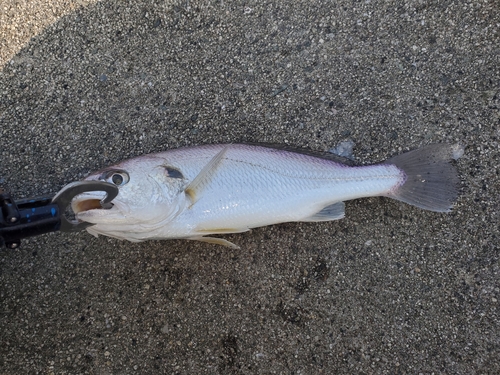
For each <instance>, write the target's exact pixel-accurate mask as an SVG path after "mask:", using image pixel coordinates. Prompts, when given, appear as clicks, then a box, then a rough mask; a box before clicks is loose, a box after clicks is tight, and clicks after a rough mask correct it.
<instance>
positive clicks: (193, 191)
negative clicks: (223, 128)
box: [184, 144, 230, 208]
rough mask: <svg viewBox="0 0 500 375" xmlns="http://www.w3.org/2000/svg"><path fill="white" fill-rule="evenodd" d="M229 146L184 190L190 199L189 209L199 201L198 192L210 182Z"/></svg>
mask: <svg viewBox="0 0 500 375" xmlns="http://www.w3.org/2000/svg"><path fill="white" fill-rule="evenodd" d="M229 146H230V145H229V144H228V145H226V146H224V148H222V150H220V151H219V152H218V153H217V154H216V155H215V156H214V157H213V158H212V159H211V160H210V161H209V162H208V164H207V165H205V166H204V167H203V169H202V170H201V171H200V173H198V175H197V176H196V177H195V178H194V180H193V181H191V182H190V183H189V185H188V186H187V187H186V189H185V190H184V191H185V193H186V194H187V195H188V196H189V198H190V199H191V205H190V206H189V207H190V208H191V207H192V206H193V205H194V204H195V203H196V202H197V201H198V199H200V192H201V191H202V190H203V188H204V187H205V186H206V185H207V184H208V183H210V180H211V179H212V177H213V176H214V174H215V172H216V171H217V168H218V167H219V165H220V163H221V161H222V160H223V159H224V154H225V153H226V151H227V149H228V148H229Z"/></svg>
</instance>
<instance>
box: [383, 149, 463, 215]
mask: <svg viewBox="0 0 500 375" xmlns="http://www.w3.org/2000/svg"><path fill="white" fill-rule="evenodd" d="M463 152H464V150H463V147H461V146H459V145H449V144H444V143H439V144H432V145H428V146H424V147H422V148H420V149H418V150H414V151H410V152H407V153H405V154H402V155H398V156H395V157H393V158H391V159H389V160H387V161H386V162H384V164H394V165H396V166H397V167H398V168H399V169H401V170H402V171H404V173H405V174H406V180H405V182H404V183H403V184H402V185H401V186H399V187H398V188H397V189H395V190H394V191H393V192H391V193H390V194H388V195H387V196H388V197H390V198H394V199H397V200H400V201H402V202H405V203H408V204H411V205H413V206H417V207H420V208H423V209H425V210H430V211H436V212H450V211H451V207H452V206H453V203H454V202H455V200H456V199H457V196H458V185H459V183H460V179H459V177H458V174H457V170H456V169H455V167H454V166H453V165H451V164H450V161H451V159H458V158H459V157H460V156H462V155H463Z"/></svg>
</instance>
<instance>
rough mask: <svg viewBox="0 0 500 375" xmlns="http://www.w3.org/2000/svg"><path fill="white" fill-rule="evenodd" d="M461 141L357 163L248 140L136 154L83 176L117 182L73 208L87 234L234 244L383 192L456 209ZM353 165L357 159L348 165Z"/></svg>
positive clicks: (337, 215) (330, 216) (329, 215)
mask: <svg viewBox="0 0 500 375" xmlns="http://www.w3.org/2000/svg"><path fill="white" fill-rule="evenodd" d="M462 154H463V147H462V146H460V145H450V144H445V143H437V144H430V145H427V146H424V147H422V148H420V149H416V150H413V151H409V152H406V153H403V154H400V155H397V156H394V157H392V158H389V159H388V160H386V161H384V162H381V163H377V164H373V165H368V166H359V165H357V166H353V165H352V163H348V162H347V159H344V158H340V157H338V156H335V155H333V154H329V156H325V154H324V153H323V154H316V153H314V152H311V151H306V150H287V149H283V148H275V147H268V146H264V145H252V144H209V145H200V146H191V147H184V148H178V149H172V150H168V151H165V152H160V153H155V154H148V155H143V156H138V157H135V158H131V159H128V160H125V161H122V162H120V163H118V164H116V165H113V166H109V167H107V168H104V169H102V170H100V171H98V172H95V173H92V174H91V175H89V176H88V177H87V178H85V180H99V181H107V182H110V183H113V184H115V185H117V186H118V188H119V193H118V196H117V197H116V198H115V199H113V201H112V202H111V203H112V207H111V208H109V209H104V208H102V207H101V206H100V200H101V199H102V198H103V197H104V193H103V192H87V193H83V194H80V195H78V196H76V197H75V198H74V199H73V200H72V203H71V208H72V210H73V211H74V213H75V216H76V218H77V219H78V220H79V221H82V222H87V223H91V224H93V225H91V226H89V227H88V228H87V231H88V232H89V233H91V234H93V235H95V236H98V235H105V236H109V237H114V238H117V239H121V240H128V241H132V242H141V241H146V240H159V239H187V240H197V241H204V242H208V243H214V244H220V245H225V246H229V247H233V248H238V246H237V245H235V244H233V243H231V242H229V241H227V240H226V239H224V238H222V237H212V235H224V234H228V233H242V232H247V231H249V230H251V229H252V228H257V227H262V226H267V225H273V224H278V223H284V222H325V221H333V220H339V219H342V218H343V217H344V215H345V203H344V202H345V201H349V200H352V199H358V198H365V197H373V196H382V197H388V198H392V199H396V200H399V201H402V202H405V203H408V204H410V205H413V206H416V207H419V208H421V209H424V210H430V211H435V212H450V211H451V209H452V207H453V205H454V202H455V201H456V200H457V198H458V195H459V185H460V178H459V175H458V172H457V169H456V167H455V166H454V165H453V163H452V160H453V159H458V158H459V157H460V156H461V155H462ZM350 164H351V165H350Z"/></svg>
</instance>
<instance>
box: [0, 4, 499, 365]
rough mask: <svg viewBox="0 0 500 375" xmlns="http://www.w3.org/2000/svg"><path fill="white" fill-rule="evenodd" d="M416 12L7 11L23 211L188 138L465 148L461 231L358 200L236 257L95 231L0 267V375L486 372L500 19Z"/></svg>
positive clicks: (244, 240)
mask: <svg viewBox="0 0 500 375" xmlns="http://www.w3.org/2000/svg"><path fill="white" fill-rule="evenodd" d="M50 3H52V4H54V5H53V6H52V7H51V6H50ZM407 3H408V5H401V2H399V1H394V2H390V1H387V2H377V1H369V0H368V1H360V2H352V1H343V0H341V1H336V2H330V1H311V0H307V1H293V2H289V1H267V2H264V1H227V0H224V1H222V0H221V1H187V0H186V1H178V2H162V1H153V0H139V1H131V2H127V1H122V0H114V1H107V0H103V1H101V2H98V3H88V2H74V3H73V2H59V3H56V2H44V1H33V2H17V3H12V2H8V1H4V4H3V5H2V6H3V13H2V16H1V17H2V18H1V19H2V28H1V30H2V36H3V37H4V38H0V39H2V51H1V54H0V55H1V58H2V64H3V65H2V68H1V69H2V70H1V74H0V153H1V156H0V158H1V159H0V160H1V167H0V182H2V183H4V184H8V186H9V187H10V189H11V190H12V192H13V193H14V194H15V196H17V197H19V198H21V197H26V196H34V195H35V196H36V195H43V194H53V193H55V192H56V191H58V190H59V189H60V188H61V187H62V186H64V185H65V184H66V183H69V182H71V181H75V180H79V179H81V178H83V177H84V176H86V175H87V174H88V173H90V172H91V171H93V170H96V169H99V168H101V167H104V166H106V165H109V164H111V163H114V162H117V161H120V160H122V159H124V158H126V157H130V156H135V155H141V154H144V153H149V152H153V151H161V150H166V149H169V148H174V147H179V146H184V145H194V144H202V143H214V142H271V143H287V144H290V145H294V146H299V147H304V148H308V149H313V150H321V151H324V150H328V149H329V148H331V147H332V146H334V145H336V144H337V143H338V142H340V141H344V140H348V139H349V140H353V141H354V142H355V144H356V148H355V150H354V151H355V155H356V158H357V160H358V161H359V162H361V163H369V162H377V161H381V160H384V159H386V158H387V157H389V156H391V155H394V154H397V153H399V152H402V151H405V150H409V149H413V148H417V147H419V146H422V145H425V144H428V143H432V142H452V143H455V142H459V143H461V144H463V145H465V146H466V150H465V155H464V157H463V158H461V159H460V160H459V161H458V162H457V168H458V169H459V171H460V175H461V177H462V185H463V194H462V196H461V197H460V199H459V201H458V203H457V205H456V208H455V210H454V211H453V212H452V213H451V214H438V213H432V212H426V211H422V210H419V209H417V208H413V207H410V206H408V205H405V204H402V203H399V202H395V201H390V200H388V199H383V198H371V199H363V200H358V201H352V202H348V203H347V209H346V211H347V212H346V218H345V219H343V220H341V221H338V222H330V223H321V224H313V223H295V224H283V225H276V226H272V227H266V228H260V229H256V230H253V231H252V232H250V233H244V234H240V235H229V236H227V238H228V239H229V240H231V241H233V242H235V243H237V244H239V245H240V246H241V250H231V249H227V248H223V247H220V246H216V245H209V244H203V243H196V242H187V241H152V242H146V243H142V244H132V243H127V242H120V241H117V240H113V239H109V238H103V237H100V238H94V237H92V236H90V235H89V234H88V233H86V232H84V233H78V234H61V233H56V234H51V235H44V236H40V237H37V238H33V239H30V240H26V241H25V242H24V243H23V246H22V248H21V249H19V250H16V251H12V250H2V251H1V252H0V326H1V329H0V373H1V374H129V373H140V374H163V373H165V374H321V373H322V374H336V373H338V374H358V373H363V374H407V373H408V374H418V373H422V374H431V373H434V374H497V373H500V360H499V358H500V331H499V329H500V321H499V302H498V300H499V299H500V289H499V288H500V276H499V266H500V263H499V251H498V250H499V246H498V241H499V239H500V230H499V224H498V222H499V219H500V216H499V213H498V210H499V209H500V208H499V196H500V184H499V176H498V175H499V167H498V165H499V161H500V156H499V143H498V142H499V137H500V131H499V125H500V9H499V5H498V2H496V1H481V2H479V1H469V2H468V1H439V2H434V3H430V2H425V1H411V2H407ZM7 4H17V8H12V7H10V5H9V6H7ZM23 4H24V5H23ZM26 4H28V5H26ZM47 4H49V5H47ZM55 4H58V5H57V6H56V5H55ZM7 9H10V10H9V11H8V12H7ZM12 9H14V11H12ZM4 21H5V22H4ZM30 25H31V26H30Z"/></svg>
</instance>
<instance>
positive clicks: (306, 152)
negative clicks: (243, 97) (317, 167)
mask: <svg viewBox="0 0 500 375" xmlns="http://www.w3.org/2000/svg"><path fill="white" fill-rule="evenodd" d="M244 144H246V145H250V146H261V147H267V148H274V149H276V150H284V151H290V152H295V153H297V154H303V155H309V156H314V157H317V158H321V159H326V160H331V161H334V162H336V163H340V164H344V165H347V166H350V167H354V166H357V165H359V164H358V163H356V162H355V161H353V160H351V159H348V158H346V157H343V156H340V155H336V154H333V153H331V152H328V151H315V150H307V149H304V148H300V147H294V146H289V145H284V144H281V143H259V142H255V143H253V142H244Z"/></svg>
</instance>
